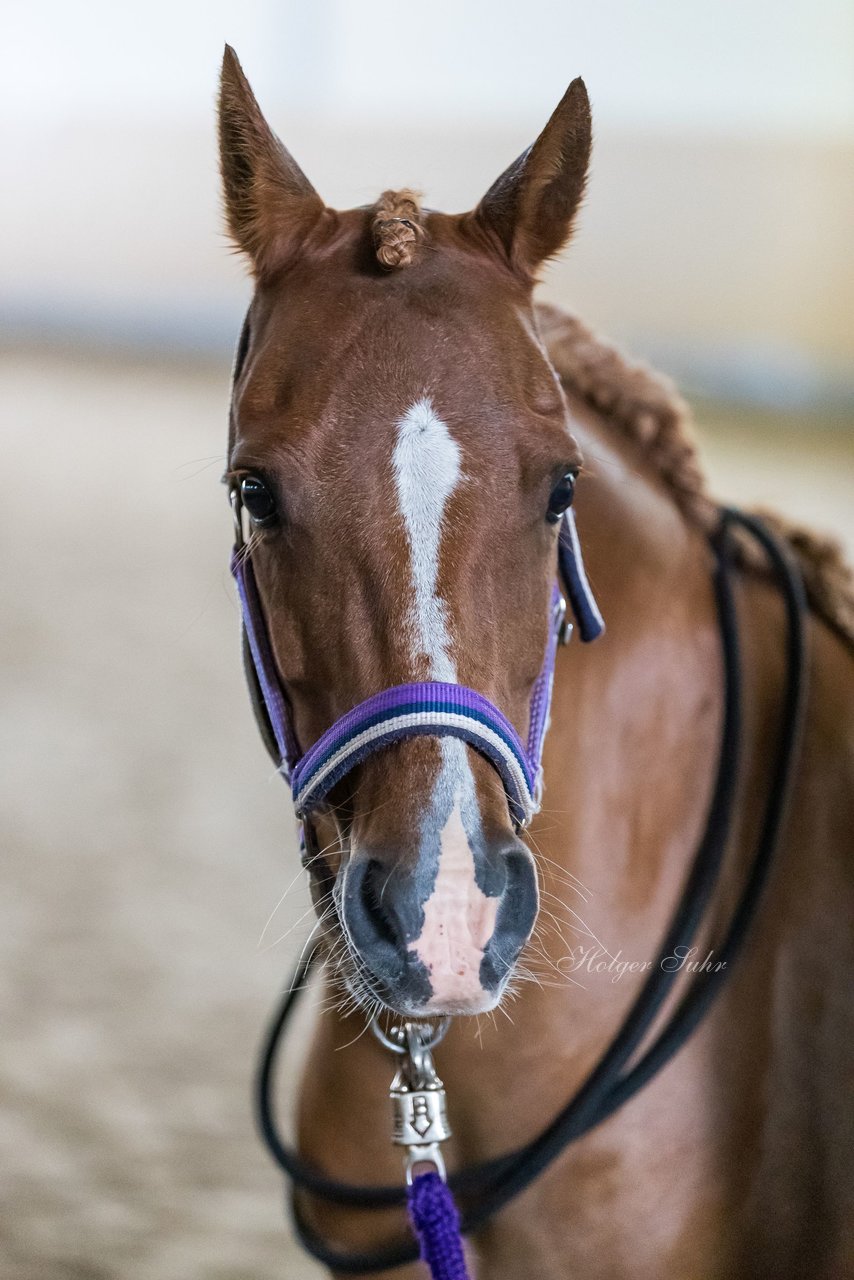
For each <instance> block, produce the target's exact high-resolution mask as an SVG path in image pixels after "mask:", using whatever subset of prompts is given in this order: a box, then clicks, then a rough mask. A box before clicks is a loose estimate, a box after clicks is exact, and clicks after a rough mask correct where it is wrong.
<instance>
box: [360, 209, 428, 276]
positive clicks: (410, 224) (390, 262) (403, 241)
mask: <svg viewBox="0 0 854 1280" xmlns="http://www.w3.org/2000/svg"><path fill="white" fill-rule="evenodd" d="M424 234H425V232H424V227H423V226H422V223H421V206H420V204H419V202H418V194H417V192H415V191H408V190H403V191H384V192H383V194H382V195H381V196H380V198H379V200H378V201H377V203H376V205H375V206H374V218H373V222H372V223H371V235H372V237H373V241H374V249H375V251H376V255H377V261H378V262H379V263H380V265H381V266H383V267H385V268H386V269H387V270H389V271H396V270H397V269H398V268H400V267H408V266H409V264H410V263H411V262H412V260H413V258H414V257H415V254H416V251H417V249H418V245H419V243H420V241H421V240H423V238H424Z"/></svg>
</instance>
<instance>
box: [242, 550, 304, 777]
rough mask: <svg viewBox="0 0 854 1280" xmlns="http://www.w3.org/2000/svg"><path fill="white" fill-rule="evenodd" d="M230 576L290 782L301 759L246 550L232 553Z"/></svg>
mask: <svg viewBox="0 0 854 1280" xmlns="http://www.w3.org/2000/svg"><path fill="white" fill-rule="evenodd" d="M231 572H232V574H233V576H234V580H235V582H236V583H237V594H238V595H239V596H240V607H241V611H242V613H243V625H244V627H245V628H246V638H247V639H248V641H249V651H250V653H251V654H252V662H253V665H254V667H255V674H256V676H257V678H258V685H259V687H260V689H261V696H262V698H263V700H264V706H265V708H266V710H267V718H268V720H269V721H270V728H271V729H272V730H273V736H274V737H275V739H276V744H277V746H278V748H279V754H280V755H281V758H282V763H281V771H282V773H283V774H284V775H285V777H286V778H288V779H289V778H290V776H291V774H292V772H293V770H294V766H295V765H296V762H297V760H298V759H299V757H300V749H299V746H298V744H297V740H296V735H295V734H294V729H293V719H292V716H291V708H290V704H289V703H288V699H287V696H286V694H285V691H284V689H283V688H282V682H281V680H280V679H279V673H278V670H277V669H276V661H275V658H274V657H273V650H272V648H271V646H270V638H269V636H268V635H267V626H266V623H265V622H264V611H263V609H262V608H261V598H260V596H259V594H258V584H257V583H256V581H255V571H254V569H253V568H252V561H251V560H250V558H249V555H248V553H247V551H246V549H245V548H241V550H239V551H237V550H235V551H233V552H232V555H231Z"/></svg>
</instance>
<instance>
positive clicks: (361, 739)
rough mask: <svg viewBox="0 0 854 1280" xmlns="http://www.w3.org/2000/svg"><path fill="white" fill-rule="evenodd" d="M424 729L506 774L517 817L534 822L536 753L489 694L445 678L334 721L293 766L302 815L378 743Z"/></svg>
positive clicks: (382, 697) (401, 688) (389, 692)
mask: <svg viewBox="0 0 854 1280" xmlns="http://www.w3.org/2000/svg"><path fill="white" fill-rule="evenodd" d="M425 734H426V735H431V736H436V735H439V736H452V737H458V738H462V739H463V740H464V741H465V742H468V743H470V744H471V745H472V746H473V747H475V748H476V749H477V750H478V751H480V753H481V754H482V755H484V756H486V758H487V759H488V760H489V761H490V762H491V763H492V764H493V765H494V766H495V768H496V769H497V771H498V773H499V775H500V776H501V779H502V781H503V783H504V788H505V790H506V792H507V798H508V801H509V803H510V807H511V810H512V812H513V816H514V818H515V820H516V821H517V822H519V823H520V824H523V823H525V822H527V821H529V820H530V818H531V817H532V816H533V814H534V812H535V811H536V808H537V800H536V776H537V772H538V769H539V760H538V759H536V760H532V759H531V758H530V756H529V754H528V753H527V752H526V750H525V747H524V746H523V744H522V742H521V740H520V738H519V735H518V734H517V732H516V730H515V729H514V728H513V725H512V724H511V723H510V721H509V720H508V719H507V717H506V716H504V715H502V713H501V712H500V711H499V710H498V708H497V707H496V706H494V705H493V703H491V702H490V701H489V700H488V699H487V698H484V697H483V696H482V695H481V694H479V693H476V692H475V690H474V689H468V688H466V686H465V685H460V684H449V683H444V682H443V681H439V680H425V681H421V682H419V683H415V684H402V685H395V686H394V687H393V688H391V689H383V690H382V691H381V692H380V693H377V694H374V696H373V697H371V698H367V699H366V700H365V701H364V702H360V703H359V705H358V706H357V707H354V708H353V710H352V711H348V712H347V713H346V715H343V716H342V717H341V718H340V720H336V721H335V723H334V724H333V725H332V726H331V727H330V728H329V729H327V730H326V732H325V733H324V734H322V735H321V736H320V738H318V740H317V742H315V743H314V745H313V746H312V747H310V748H309V750H308V751H307V752H306V754H305V755H304V756H303V757H302V759H301V760H300V761H299V763H298V764H297V766H296V768H295V769H294V772H293V777H292V780H291V785H292V788H293V794H294V804H295V806H296V810H297V814H298V815H300V816H303V815H305V814H307V813H310V812H311V810H312V809H315V808H316V807H317V806H318V804H320V802H321V801H322V800H323V798H324V796H326V795H327V794H328V793H329V791H330V790H331V789H332V787H333V786H334V785H335V783H336V782H338V781H339V780H340V779H341V778H343V777H344V776H345V775H346V774H347V773H349V772H350V770H351V769H352V768H354V767H355V765H357V764H358V763H359V762H360V761H361V760H364V759H365V758H366V757H367V756H368V755H371V754H372V753H373V752H374V751H377V750H379V748H380V747H384V746H388V745H389V744H390V743H392V742H399V741H401V740H403V739H405V738H412V737H417V736H419V735H425Z"/></svg>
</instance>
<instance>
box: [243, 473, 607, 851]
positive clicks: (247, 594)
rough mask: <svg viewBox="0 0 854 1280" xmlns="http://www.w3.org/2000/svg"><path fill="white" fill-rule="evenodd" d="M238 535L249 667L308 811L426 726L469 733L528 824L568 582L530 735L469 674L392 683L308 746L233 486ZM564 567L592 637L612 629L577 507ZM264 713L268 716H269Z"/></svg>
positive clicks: (280, 755)
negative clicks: (472, 684)
mask: <svg viewBox="0 0 854 1280" xmlns="http://www.w3.org/2000/svg"><path fill="white" fill-rule="evenodd" d="M231 502H232V506H233V509H234V517H235V532H236V544H235V548H234V552H233V553H232V557H231V571H232V573H233V574H234V577H235V580H236V582H237V590H238V593H239V596H240V605H241V610H242V613H243V626H244V632H245V637H246V642H247V676H248V678H249V682H250V688H251V691H252V693H253V698H254V702H255V710H256V714H257V716H258V719H259V724H260V727H261V731H262V734H263V736H264V739H265V741H266V742H267V744H268V747H269V748H270V750H271V754H272V755H273V756H274V758H275V759H276V764H277V767H278V769H279V771H280V773H281V774H282V776H283V777H284V778H285V779H286V781H288V782H290V785H291V791H292V793H293V799H294V806H295V808H296V811H297V817H298V818H300V819H305V818H307V817H308V816H309V815H310V814H311V813H312V812H313V811H314V810H315V809H317V808H318V807H319V806H320V805H321V804H322V803H323V801H324V799H325V798H326V796H327V795H328V794H329V792H330V790H331V789H332V788H333V787H334V786H335V784H336V783H337V782H339V781H340V780H341V779H342V778H343V777H345V775H346V774H348V773H349V772H350V771H351V770H352V769H354V768H355V766H356V765H357V764H359V763H360V762H361V761H362V760H364V759H365V758H366V757H367V756H369V755H372V754H373V753H374V752H375V751H379V750H381V749H382V748H383V747H387V746H389V745H390V744H391V743H393V742H400V741H401V740H402V739H404V738H413V737H418V736H419V735H429V736H432V737H437V736H451V737H455V738H461V739H462V740H463V741H464V742H467V743H468V744H469V745H470V746H472V747H474V748H475V750H477V751H479V752H480V753H481V755H483V756H485V757H486V759H487V760H489V761H490V763H491V764H493V765H494V766H495V769H496V770H497V771H498V774H499V775H500V777H501V780H502V782H503V784H504V790H505V791H506V793H507V800H508V804H509V806H510V813H511V815H512V817H513V821H514V823H515V825H516V826H517V827H524V826H527V825H528V823H529V822H530V821H531V819H532V818H533V816H534V814H535V813H536V812H537V811H538V809H539V807H540V799H541V793H542V754H543V743H544V741H545V736H546V730H547V729H548V722H549V708H550V706H551V698H552V686H553V683H554V665H555V655H556V653H557V646H558V644H559V643H566V641H567V640H568V639H569V636H570V634H571V631H572V627H571V626H569V625H567V623H566V601H565V600H564V598H563V596H562V594H561V591H560V587H559V585H558V583H557V582H556V583H555V586H554V588H553V590H552V597H551V604H550V616H551V624H550V627H549V636H548V640H547V642H546V651H545V654H544V657H543V665H542V668H541V669H540V674H539V676H538V677H537V680H536V682H535V684H534V689H533V693H532V695H531V709H530V716H529V723H528V733H527V740H526V741H525V742H524V743H523V742H522V740H521V738H520V737H519V735H518V733H517V732H516V730H515V729H514V727H513V725H512V724H511V723H510V721H509V720H508V719H507V717H506V716H504V715H503V714H502V712H501V711H499V709H498V707H496V706H494V705H493V704H492V703H491V702H490V701H489V699H488V698H484V697H483V695H482V694H479V693H476V692H475V690H474V689H468V688H466V687H465V685H461V684H445V683H443V682H441V681H421V682H419V683H416V684H401V685H396V686H394V687H393V688H390V689H383V690H382V692H381V693H376V694H374V695H373V696H372V697H370V698H366V699H365V701H364V702H360V703H359V704H358V706H356V707H353V709H352V710H351V711H348V712H347V713H346V714H345V715H343V716H342V717H341V718H340V719H339V720H336V721H335V723H334V724H333V725H331V726H330V727H329V728H328V729H327V730H326V732H325V733H323V734H321V736H320V737H319V738H318V740H317V741H316V742H315V743H314V744H313V745H312V746H311V747H309V748H308V750H307V751H302V750H301V748H300V745H299V743H298V742H297V738H296V734H295V732H294V724H293V716H292V713H291V707H290V703H289V701H288V696H287V693H286V692H285V689H284V687H283V685H282V681H281V679H280V677H279V673H278V669H277V667H276V662H275V658H274V657H273V651H272V647H271V645H270V639H269V635H268V633H267V626H266V622H265V620H264V611H263V608H262V605H261V597H260V595H259V592H258V586H257V583H256V581H255V573H254V570H253V568H252V560H251V557H250V555H249V553H248V549H247V547H246V544H245V543H244V541H243V527H242V516H241V504H240V494H239V491H238V490H237V489H236V488H233V489H232V490H231ZM558 555H559V565H560V576H561V578H562V579H563V583H564V586H565V588H566V593H567V595H568V597H569V600H570V604H571V605H572V611H573V614H574V615H575V619H576V622H577V624H578V630H579V634H580V636H581V639H582V640H595V639H596V637H597V636H599V635H601V634H602V632H603V631H604V629H605V624H604V622H603V621H602V615H601V614H600V612H599V609H598V608H597V605H596V601H595V600H594V598H593V594H592V592H591V590H590V585H589V583H588V581H587V576H586V574H585V572H584V565H583V562H582V559H581V548H580V545H579V542H578V532H577V530H576V526H575V516H574V514H573V511H572V508H570V509H569V510H568V511H567V512H566V513H565V515H564V517H563V520H562V521H561V529H560V539H559V553H558ZM262 717H263V718H262Z"/></svg>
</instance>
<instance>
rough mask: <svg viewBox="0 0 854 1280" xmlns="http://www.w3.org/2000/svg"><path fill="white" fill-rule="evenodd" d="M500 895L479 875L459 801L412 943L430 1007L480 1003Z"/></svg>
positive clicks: (444, 836)
mask: <svg viewBox="0 0 854 1280" xmlns="http://www.w3.org/2000/svg"><path fill="white" fill-rule="evenodd" d="M497 913H498V899H497V898H488V897H487V896H486V894H485V893H483V892H482V890H481V889H480V888H479V886H478V883H477V880H476V878H475V868H474V856H473V854H472V851H471V849H470V847H469V842H468V837H467V836H466V832H465V828H464V827H463V821H462V815H461V813H460V807H459V804H456V805H455V806H454V808H453V811H452V812H451V814H450V816H449V818H448V821H447V822H446V824H445V826H444V829H443V830H442V834H441V836H440V842H439V870H438V873H437V875H436V883H435V885H434V887H433V892H432V893H431V895H430V897H429V898H428V899H427V902H426V903H425V904H424V927H423V929H422V930H421V935H420V937H419V938H418V939H417V941H416V942H415V943H414V944H413V950H414V951H415V952H416V953H417V955H418V957H419V959H420V960H421V962H422V964H424V966H425V967H426V969H427V971H428V972H429V974H430V985H431V986H432V988H433V995H432V998H431V1000H430V1005H432V1006H434V1007H435V1006H446V1005H473V1004H479V1003H482V1001H483V998H484V995H485V992H484V989H483V986H482V985H481V981H480V964H481V961H482V960H483V950H484V947H485V946H486V944H487V942H488V941H489V939H490V938H491V937H492V933H493V930H494V929H495V917H496V915H497Z"/></svg>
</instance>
